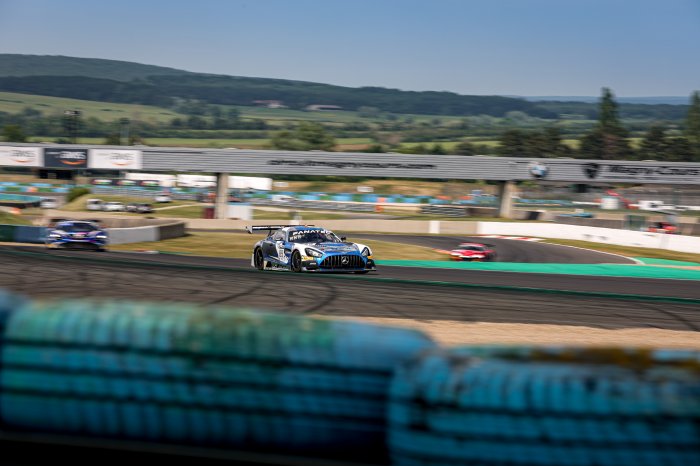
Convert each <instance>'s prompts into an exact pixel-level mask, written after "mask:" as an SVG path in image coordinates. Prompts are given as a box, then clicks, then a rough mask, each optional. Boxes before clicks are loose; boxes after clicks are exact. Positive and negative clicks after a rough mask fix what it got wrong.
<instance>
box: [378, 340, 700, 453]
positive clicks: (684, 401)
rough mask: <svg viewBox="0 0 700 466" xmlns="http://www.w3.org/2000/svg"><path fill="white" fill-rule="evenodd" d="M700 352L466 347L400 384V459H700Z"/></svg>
mask: <svg viewBox="0 0 700 466" xmlns="http://www.w3.org/2000/svg"><path fill="white" fill-rule="evenodd" d="M699 374H700V353H698V352H692V351H661V350H659V351H648V350H639V351H635V350H590V349H545V350H538V349H532V348H513V349H509V348H473V349H469V348H465V349H461V350H454V351H443V352H436V353H433V354H430V355H426V356H424V357H422V358H421V360H420V361H419V362H417V363H416V364H413V365H407V366H404V367H402V369H401V370H400V371H399V372H398V373H397V375H396V377H395V379H394V381H393V383H392V387H391V395H390V408H389V423H390V426H389V446H390V451H391V456H392V459H393V462H394V464H397V465H415V464H425V465H427V464H430V465H467V464H481V465H497V464H498V465H501V464H512V465H518V464H528V465H540V464H541V465H545V464H557V465H568V464H575V465H611V466H612V465H654V464H678V465H685V464H700V378H699Z"/></svg>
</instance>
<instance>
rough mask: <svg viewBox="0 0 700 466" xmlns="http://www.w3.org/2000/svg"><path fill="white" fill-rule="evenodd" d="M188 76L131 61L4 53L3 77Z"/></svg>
mask: <svg viewBox="0 0 700 466" xmlns="http://www.w3.org/2000/svg"><path fill="white" fill-rule="evenodd" d="M186 74H190V72H189V71H183V70H176V69H174V68H166V67H163V66H153V65H142V64H141V63H132V62H128V61H117V60H103V59H100V58H76V57H64V56H60V55H19V54H10V53H0V76H83V77H87V78H103V79H111V80H114V81H132V80H134V79H146V78H148V77H149V76H155V75H158V76H182V75H186Z"/></svg>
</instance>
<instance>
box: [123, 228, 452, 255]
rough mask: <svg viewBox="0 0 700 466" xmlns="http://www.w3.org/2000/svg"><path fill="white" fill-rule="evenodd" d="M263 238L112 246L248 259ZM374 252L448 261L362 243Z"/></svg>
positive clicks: (206, 237)
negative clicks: (255, 245)
mask: <svg viewBox="0 0 700 466" xmlns="http://www.w3.org/2000/svg"><path fill="white" fill-rule="evenodd" d="M261 238H262V236H261V235H249V234H247V233H208V232H196V233H192V234H189V235H187V236H184V237H182V238H173V239H168V240H164V241H155V242H147V243H132V244H117V245H113V246H110V249H112V250H114V251H138V250H149V251H151V250H156V251H162V252H173V253H184V254H195V255H202V256H216V257H231V258H239V259H248V258H250V255H251V254H252V251H253V245H254V244H255V242H256V241H258V240H259V239H261ZM363 244H367V245H368V246H369V247H370V248H372V252H373V254H374V257H375V259H397V260H401V259H403V260H445V256H444V254H440V253H437V252H435V251H433V250H432V249H430V248H424V247H420V246H411V247H410V248H407V247H406V246H405V245H402V244H397V243H389V242H386V241H374V240H367V241H364V240H363Z"/></svg>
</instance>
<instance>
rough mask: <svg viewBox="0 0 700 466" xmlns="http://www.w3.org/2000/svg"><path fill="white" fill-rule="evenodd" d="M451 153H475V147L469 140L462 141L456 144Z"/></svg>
mask: <svg viewBox="0 0 700 466" xmlns="http://www.w3.org/2000/svg"><path fill="white" fill-rule="evenodd" d="M451 153H452V154H454V155H476V147H475V146H474V144H472V143H471V142H469V141H464V142H460V143H459V144H457V145H456V146H455V147H454V149H452V152H451Z"/></svg>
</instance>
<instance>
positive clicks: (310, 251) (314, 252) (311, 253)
mask: <svg viewBox="0 0 700 466" xmlns="http://www.w3.org/2000/svg"><path fill="white" fill-rule="evenodd" d="M306 255H307V256H311V257H321V256H322V255H323V253H322V252H321V251H317V250H315V249H310V248H307V249H306Z"/></svg>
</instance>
